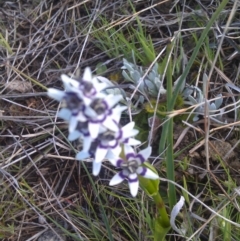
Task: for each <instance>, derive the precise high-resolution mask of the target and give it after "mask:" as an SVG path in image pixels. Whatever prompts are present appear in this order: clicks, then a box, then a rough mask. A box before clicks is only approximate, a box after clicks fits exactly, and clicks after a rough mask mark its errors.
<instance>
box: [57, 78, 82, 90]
mask: <svg viewBox="0 0 240 241" xmlns="http://www.w3.org/2000/svg"><path fill="white" fill-rule="evenodd" d="M61 79H62V82H63V85H64V88H65V90H66V91H72V90H73V88H78V86H79V82H78V81H76V80H74V79H72V78H70V77H68V76H67V75H65V74H62V75H61Z"/></svg>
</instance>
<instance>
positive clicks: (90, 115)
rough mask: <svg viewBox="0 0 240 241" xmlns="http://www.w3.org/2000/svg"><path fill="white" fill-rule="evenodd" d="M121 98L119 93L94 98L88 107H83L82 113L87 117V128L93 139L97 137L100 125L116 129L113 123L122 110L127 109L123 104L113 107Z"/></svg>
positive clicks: (118, 118) (118, 117) (117, 120)
mask: <svg viewBox="0 0 240 241" xmlns="http://www.w3.org/2000/svg"><path fill="white" fill-rule="evenodd" d="M121 99H122V96H121V95H116V96H113V95H108V96H106V98H95V99H94V100H93V101H92V102H91V104H90V105H89V106H88V107H89V108H86V109H85V112H84V115H85V117H86V118H87V119H88V130H89V132H90V135H91V137H92V138H93V139H95V138H97V136H98V134H99V131H100V129H101V126H103V127H106V128H108V129H110V130H112V131H118V127H117V126H116V124H115V123H116V122H117V123H118V122H119V120H120V117H121V114H122V111H124V110H126V109H127V107H125V106H116V107H114V106H115V105H116V104H117V103H118V102H119V100H121ZM113 107H114V108H113Z"/></svg>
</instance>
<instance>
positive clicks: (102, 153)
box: [95, 147, 108, 163]
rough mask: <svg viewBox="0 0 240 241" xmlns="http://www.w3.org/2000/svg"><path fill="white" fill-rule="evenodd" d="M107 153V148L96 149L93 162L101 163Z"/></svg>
mask: <svg viewBox="0 0 240 241" xmlns="http://www.w3.org/2000/svg"><path fill="white" fill-rule="evenodd" d="M107 152H108V149H107V148H101V147H98V148H97V150H96V154H95V162H96V163H99V162H101V161H102V160H103V159H104V158H105V157H106V155H107Z"/></svg>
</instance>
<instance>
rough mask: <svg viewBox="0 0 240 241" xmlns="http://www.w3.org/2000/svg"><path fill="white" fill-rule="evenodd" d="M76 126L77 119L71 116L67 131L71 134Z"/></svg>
mask: <svg viewBox="0 0 240 241" xmlns="http://www.w3.org/2000/svg"><path fill="white" fill-rule="evenodd" d="M77 124H78V119H77V117H76V116H72V117H71V118H70V120H69V126H68V131H69V132H70V133H71V132H73V131H75V129H76V127H77Z"/></svg>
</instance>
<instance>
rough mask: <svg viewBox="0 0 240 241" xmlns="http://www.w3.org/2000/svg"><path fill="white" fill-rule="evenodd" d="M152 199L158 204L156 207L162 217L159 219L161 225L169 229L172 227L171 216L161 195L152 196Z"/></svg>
mask: <svg viewBox="0 0 240 241" xmlns="http://www.w3.org/2000/svg"><path fill="white" fill-rule="evenodd" d="M152 198H153V200H154V202H155V204H156V207H157V209H158V212H159V214H160V217H161V218H160V219H159V223H160V225H161V226H162V227H164V228H169V227H170V221H169V216H168V213H167V210H166V207H165V204H164V202H163V199H162V197H161V195H160V194H159V193H156V194H155V195H153V196H152Z"/></svg>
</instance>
